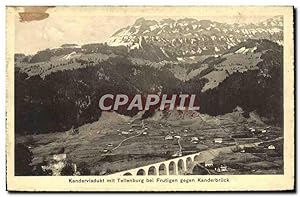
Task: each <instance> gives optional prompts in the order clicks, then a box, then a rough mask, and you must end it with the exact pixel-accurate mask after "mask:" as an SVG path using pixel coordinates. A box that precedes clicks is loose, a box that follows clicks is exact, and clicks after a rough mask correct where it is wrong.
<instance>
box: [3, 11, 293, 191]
mask: <svg viewBox="0 0 300 197" xmlns="http://www.w3.org/2000/svg"><path fill="white" fill-rule="evenodd" d="M6 16H7V25H6V32H7V34H6V38H7V52H6V53H7V65H6V66H7V90H6V91H7V103H6V106H7V108H6V115H7V117H6V119H7V121H6V122H7V125H6V127H7V129H6V136H7V138H6V147H7V148H6V154H7V190H8V191H102V192H103V191H105V192H109V191H139V192H150V191H151V192H155V191H156V192H162V191H178V192H179V191H291V190H294V187H295V185H294V181H295V177H294V173H295V164H294V161H295V156H294V147H295V139H294V136H295V129H294V30H293V7H292V6H274V7H272V6H264V7H258V6H248V7H247V6H227V7H224V6H223V7H218V6H213V7H212V6H210V7H209V6H203V7H195V6H194V7H193V6H190V7H174V6H173V7H172V6H160V7H157V6H148V7H144V6H136V7H130V6H129V7H127V6H123V7H120V6H119V7H118V6H115V7H114V6H102V7H99V6H91V7H87V6H82V7H80V6H49V7H38V6H36V7H34V6H31V7H26V6H24V7H22V6H20V7H14V6H8V7H7V14H6Z"/></svg>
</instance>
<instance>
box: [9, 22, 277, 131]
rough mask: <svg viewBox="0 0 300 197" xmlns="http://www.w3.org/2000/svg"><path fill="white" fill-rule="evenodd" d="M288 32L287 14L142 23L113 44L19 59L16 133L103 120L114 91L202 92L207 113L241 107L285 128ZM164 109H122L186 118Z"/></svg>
mask: <svg viewBox="0 0 300 197" xmlns="http://www.w3.org/2000/svg"><path fill="white" fill-rule="evenodd" d="M282 28H283V26H282V17H274V18H270V19H268V20H265V21H263V22H260V23H257V24H223V23H218V22H213V21H209V20H196V19H190V18H185V19H179V20H173V19H164V20H161V21H155V20H146V19H144V18H141V19H138V20H137V21H136V22H135V23H134V24H133V25H131V26H128V27H124V28H122V29H120V30H119V31H117V32H116V33H114V34H113V35H112V36H111V37H110V38H109V39H108V40H107V42H106V43H91V44H85V45H82V46H79V45H77V44H64V45H62V46H59V47H56V48H51V49H45V50H42V51H39V52H37V53H36V54H33V55H25V54H15V114H16V125H15V128H16V133H18V134H26V133H46V132H57V131H67V130H69V129H70V128H71V127H73V126H74V127H78V126H80V125H84V124H87V123H91V122H94V121H97V120H99V118H101V117H102V111H101V110H100V109H99V107H98V104H99V103H98V102H99V99H100V97H101V96H102V95H104V94H108V93H109V94H121V93H123V94H127V95H129V96H133V95H135V94H142V95H146V94H150V93H151V94H196V96H197V99H198V100H197V102H198V103H200V111H199V112H200V113H201V114H208V115H211V116H216V115H222V114H225V113H230V112H232V111H233V110H234V109H235V108H236V107H237V106H240V107H241V108H242V109H243V110H244V111H245V114H247V113H250V112H253V111H255V113H257V114H258V115H260V116H262V117H263V118H265V119H266V121H269V122H270V123H271V124H278V125H282V122H283V108H282V106H283V105H282V100H283V85H282V84H283V81H282V79H283V46H282V45H281V44H282V34H283V32H282ZM254 38H255V39H254ZM156 111H157V110H156V109H155V108H152V109H151V110H149V111H147V112H145V113H141V112H139V111H138V110H137V109H134V110H132V111H127V110H126V106H124V107H121V108H119V110H118V111H116V112H117V113H118V114H122V115H125V116H131V117H136V116H138V117H141V118H154V119H155V118H160V116H158V117H156V116H157V115H155V114H161V115H164V116H163V117H164V118H169V119H176V118H178V117H181V115H182V114H181V113H179V112H173V113H170V114H169V115H168V114H162V112H158V113H155V112H156ZM197 113H198V112H197ZM194 116H197V114H195V113H193V114H187V115H184V117H185V118H186V117H188V118H190V117H194ZM102 118H105V117H102Z"/></svg>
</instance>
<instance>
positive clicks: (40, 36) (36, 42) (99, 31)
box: [15, 8, 272, 54]
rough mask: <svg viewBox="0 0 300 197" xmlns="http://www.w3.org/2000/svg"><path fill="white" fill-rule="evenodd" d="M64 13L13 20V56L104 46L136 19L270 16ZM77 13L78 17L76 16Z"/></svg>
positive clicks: (254, 19) (56, 11)
mask: <svg viewBox="0 0 300 197" xmlns="http://www.w3.org/2000/svg"><path fill="white" fill-rule="evenodd" d="M62 11H63V9H56V8H51V9H48V10H47V11H46V12H47V13H49V17H48V18H46V19H43V20H33V21H28V22H20V18H19V15H18V14H16V16H15V52H16V53H25V54H34V53H36V52H37V51H40V50H44V49H46V48H54V47H59V46H61V45H62V44H79V45H82V44H87V43H99V42H105V40H106V39H108V38H109V37H110V36H111V35H112V34H113V33H114V32H116V31H117V30H119V29H120V28H123V27H126V26H128V25H132V24H133V23H134V22H135V20H136V19H138V18H140V17H144V18H145V19H154V20H161V19H163V18H173V19H179V18H186V17H191V18H196V19H199V20H204V19H209V20H212V21H217V22H226V23H235V22H236V23H257V22H260V21H263V20H265V19H267V18H270V17H272V16H255V17H253V16H252V17H245V16H243V15H228V16H218V15H217V14H214V15H213V16H197V15H192V16H189V14H188V13H185V14H184V15H183V14H182V13H179V14H178V15H176V13H172V14H170V15H168V13H165V14H163V16H159V14H160V13H161V12H159V11H157V13H156V14H155V13H150V12H148V13H147V12H141V13H132V12H130V13H128V12H123V13H122V14H121V15H120V14H116V12H111V11H110V12H107V11H106V12H96V11H92V10H91V12H88V11H89V9H87V11H85V12H79V11H78V12H76V10H73V12H71V14H70V13H69V14H66V12H62ZM75 13H77V14H75Z"/></svg>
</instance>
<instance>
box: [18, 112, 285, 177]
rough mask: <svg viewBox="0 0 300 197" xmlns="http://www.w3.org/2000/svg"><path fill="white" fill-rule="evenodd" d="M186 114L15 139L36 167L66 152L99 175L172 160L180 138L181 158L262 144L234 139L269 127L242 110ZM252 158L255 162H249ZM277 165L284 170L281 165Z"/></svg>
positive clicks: (276, 132)
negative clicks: (217, 139)
mask: <svg viewBox="0 0 300 197" xmlns="http://www.w3.org/2000/svg"><path fill="white" fill-rule="evenodd" d="M157 113H159V112H157ZM184 113H185V112H184ZM184 113H183V114H182V113H179V112H176V111H174V112H170V113H169V114H167V115H164V116H157V117H159V118H157V117H156V118H149V119H147V120H144V121H143V122H142V120H140V119H136V118H135V117H133V118H128V117H125V116H121V115H119V114H116V113H112V112H106V113H104V114H103V115H102V117H101V118H100V119H99V121H97V122H94V123H91V124H86V125H84V126H81V127H80V128H79V133H78V134H72V133H71V131H66V132H57V133H50V134H40V135H28V136H17V137H16V140H17V143H24V144H27V145H28V147H30V149H31V151H32V153H33V155H34V159H33V162H32V165H37V164H38V163H41V162H42V161H43V160H49V159H50V158H51V157H52V156H53V155H54V154H57V153H58V152H59V151H61V150H62V149H64V153H66V154H67V158H68V160H70V161H71V162H72V163H76V164H79V163H82V162H85V165H87V167H88V168H89V169H90V170H91V171H93V172H94V173H96V174H108V173H113V172H118V171H123V170H127V169H131V168H135V167H139V166H143V165H148V164H151V163H155V162H159V161H164V160H166V159H169V158H172V155H173V154H174V153H176V152H177V151H179V150H180V148H179V144H178V138H179V137H178V136H180V144H181V146H182V154H183V155H185V154H191V153H195V152H199V151H203V150H208V149H213V148H219V147H224V146H230V145H233V144H235V143H236V142H237V143H239V144H246V143H249V142H252V141H256V142H257V141H262V140H261V139H260V138H261V134H255V135H254V136H252V137H251V138H239V139H238V138H236V139H235V138H232V135H234V134H236V133H247V132H249V127H252V128H256V129H257V130H260V129H263V128H265V127H266V126H267V125H265V124H263V123H262V122H260V121H257V120H256V119H252V118H251V116H250V118H248V119H246V118H244V117H242V116H241V114H240V112H233V113H230V114H226V115H223V116H217V117H211V116H208V115H200V114H198V115H192V116H191V114H189V113H186V114H184ZM143 125H144V126H143ZM270 130H271V131H272V133H273V137H278V136H281V135H282V133H281V129H280V128H273V127H272V128H271V129H270ZM269 133H270V132H269ZM168 135H169V136H172V137H173V139H169V140H166V139H165V137H166V136H168ZM176 136H177V138H176ZM193 137H197V138H198V141H197V142H196V143H194V142H192V141H191V139H192V138H193ZM215 138H222V139H223V142H222V143H215V142H214V139H215ZM221 156H222V155H221ZM258 158H260V159H258ZM223 160H224V161H226V162H227V160H228V162H229V163H230V162H231V163H232V162H233V163H244V165H245V166H246V167H247V169H248V168H249V169H252V168H253V169H258V170H270V169H273V168H270V169H269V168H267V167H262V168H260V167H259V166H260V164H261V166H265V165H267V166H268V165H269V163H270V162H269V163H266V161H265V160H262V159H261V157H259V156H253V155H249V154H244V153H235V154H233V155H226V156H225V158H223ZM249 160H251V161H252V160H253V162H252V163H249V162H248V161H249ZM277 160H279V161H280V160H282V158H280V157H279V158H278V159H277ZM259 162H260V163H259ZM277 163H278V162H277ZM277 166H279V167H280V163H279V164H278V165H277ZM256 172H258V171H256ZM237 173H240V172H237ZM262 173H263V172H262Z"/></svg>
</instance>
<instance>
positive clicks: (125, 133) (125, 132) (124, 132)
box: [121, 131, 129, 135]
mask: <svg viewBox="0 0 300 197" xmlns="http://www.w3.org/2000/svg"><path fill="white" fill-rule="evenodd" d="M121 134H122V135H128V134H129V132H127V131H122V132H121Z"/></svg>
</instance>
